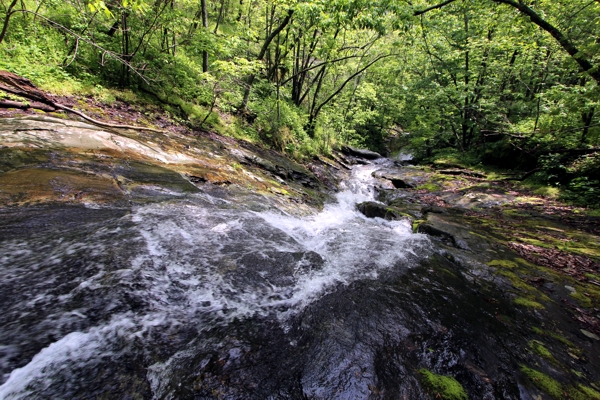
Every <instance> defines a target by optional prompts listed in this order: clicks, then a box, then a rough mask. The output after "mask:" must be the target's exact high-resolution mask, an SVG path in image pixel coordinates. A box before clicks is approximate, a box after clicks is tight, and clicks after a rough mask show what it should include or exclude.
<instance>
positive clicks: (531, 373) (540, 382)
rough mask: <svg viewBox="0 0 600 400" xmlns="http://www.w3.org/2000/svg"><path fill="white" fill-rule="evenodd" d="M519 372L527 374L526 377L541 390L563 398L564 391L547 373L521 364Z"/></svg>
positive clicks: (557, 397)
mask: <svg viewBox="0 0 600 400" xmlns="http://www.w3.org/2000/svg"><path fill="white" fill-rule="evenodd" d="M521 372H523V374H525V376H527V378H528V379H529V380H530V381H531V383H533V384H534V385H535V386H536V387H537V388H538V389H540V390H543V391H544V392H546V393H548V394H549V395H550V396H552V397H554V398H555V399H563V398H564V393H563V388H562V385H561V384H560V383H558V382H557V381H556V380H554V379H552V378H550V377H549V376H548V375H546V374H543V373H541V372H539V371H536V370H535V369H531V368H528V367H526V366H524V365H522V366H521Z"/></svg>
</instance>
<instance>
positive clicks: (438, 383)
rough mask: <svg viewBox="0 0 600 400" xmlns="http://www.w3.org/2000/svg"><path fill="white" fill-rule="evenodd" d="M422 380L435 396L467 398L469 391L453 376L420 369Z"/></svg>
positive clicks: (462, 399)
mask: <svg viewBox="0 0 600 400" xmlns="http://www.w3.org/2000/svg"><path fill="white" fill-rule="evenodd" d="M419 374H420V375H421V382H422V383H423V386H425V387H426V388H427V390H429V391H430V392H433V397H439V398H442V399H446V400H467V399H468V397H467V393H466V392H465V390H464V389H463V387H462V385H461V384H460V383H459V382H458V381H457V380H456V379H454V378H453V377H451V376H444V375H437V374H434V373H433V372H431V371H429V370H427V369H424V368H423V369H420V370H419Z"/></svg>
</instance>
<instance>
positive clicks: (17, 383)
mask: <svg viewBox="0 0 600 400" xmlns="http://www.w3.org/2000/svg"><path fill="white" fill-rule="evenodd" d="M375 168H376V166H373V165H368V166H359V167H357V168H356V169H355V170H354V171H353V176H352V179H351V180H350V181H348V182H347V183H346V184H345V188H344V190H342V191H341V192H340V193H338V194H337V201H336V202H335V203H331V204H328V205H327V206H326V207H325V208H324V210H323V211H322V212H320V213H318V214H316V215H313V216H310V217H306V218H297V217H294V216H289V215H284V214H282V213H279V212H263V213H257V212H252V211H248V210H246V209H244V208H243V206H240V205H239V204H234V203H231V202H228V201H225V200H221V199H217V198H213V197H210V196H208V195H199V196H196V197H191V198H186V199H181V200H177V201H172V202H167V203H161V204H150V205H145V206H140V207H138V208H136V209H135V210H134V211H133V213H131V214H125V213H122V214H118V213H114V214H112V215H111V214H110V213H109V214H108V215H107V216H105V217H98V218H95V219H94V218H86V217H82V218H81V220H78V221H75V222H74V223H72V224H68V226H65V223H64V222H61V223H58V224H55V225H52V224H47V225H44V227H43V228H42V229H29V230H27V229H25V231H27V233H26V234H23V235H15V236H14V237H11V238H6V239H3V240H1V241H0V254H1V256H0V264H1V266H0V285H1V286H2V288H1V289H2V293H4V294H3V295H2V301H3V304H4V305H5V310H4V317H0V326H3V327H2V328H0V369H1V373H2V374H3V375H2V377H1V379H2V380H1V382H2V383H3V384H2V386H0V398H30V397H32V396H33V397H67V396H69V395H73V393H81V391H82V390H83V391H84V392H85V389H82V385H83V387H85V385H91V386H90V388H91V387H93V385H94V384H98V385H100V384H101V382H102V380H103V379H104V378H102V376H101V375H102V374H104V375H106V376H108V377H110V376H111V375H110V374H111V373H113V372H110V371H109V372H99V371H103V365H109V366H110V365H113V364H115V363H116V364H119V365H121V364H123V363H125V362H124V361H123V360H125V359H133V360H137V361H136V362H139V363H141V364H143V366H142V370H143V371H146V368H147V371H148V373H147V379H149V380H150V382H151V388H152V391H153V394H152V395H151V396H152V397H169V389H168V388H167V387H166V386H165V385H164V384H163V383H162V382H163V381H164V380H167V379H168V375H169V374H170V373H171V372H172V371H170V369H171V367H170V365H171V364H172V360H174V359H178V358H181V357H184V356H185V354H189V353H193V352H194V345H193V343H195V344H197V345H199V346H200V345H201V346H206V343H204V344H201V343H203V342H202V337H203V336H202V335H203V332H206V331H208V330H210V329H213V328H214V327H216V326H223V325H227V324H230V323H232V321H240V320H244V319H245V318H250V317H252V318H254V317H257V316H260V317H265V318H270V319H272V320H275V321H278V323H280V324H282V326H285V325H286V321H287V319H289V318H291V317H293V315H295V314H296V313H298V312H300V311H301V310H302V309H303V308H304V307H306V306H307V305H308V304H311V303H312V302H314V301H316V300H318V299H319V298H320V297H322V296H323V295H324V294H326V293H328V292H330V291H332V290H335V288H336V287H338V286H339V285H347V284H349V283H351V282H353V281H356V280H360V279H377V278H378V276H379V275H380V274H381V273H382V272H384V271H386V270H389V269H391V268H407V266H408V265H409V263H407V262H406V259H407V257H412V256H414V255H415V253H416V252H418V253H424V252H425V253H426V251H424V249H426V248H427V243H428V242H427V239H425V238H424V237H423V236H421V235H414V234H412V232H411V227H410V225H409V223H408V222H402V221H392V222H390V221H384V220H381V219H367V218H365V217H364V216H362V215H361V214H360V213H358V212H357V211H356V204H357V203H358V202H361V201H367V200H372V199H373V187H372V185H373V178H372V177H371V172H372V171H373V170H374V169H375ZM90 212H91V210H90ZM422 255H423V254H420V256H422ZM119 368H120V367H119ZM119 368H116V369H117V370H119ZM122 368H129V367H122ZM114 373H115V374H118V373H121V372H119V371H117V372H114ZM141 373H145V372H141ZM107 379H108V378H107ZM115 379H116V378H115ZM98 382H100V383H98ZM90 390H91V389H90Z"/></svg>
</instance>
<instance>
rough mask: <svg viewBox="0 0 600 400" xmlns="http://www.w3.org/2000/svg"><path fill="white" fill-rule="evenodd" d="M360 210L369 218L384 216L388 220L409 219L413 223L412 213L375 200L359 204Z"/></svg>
mask: <svg viewBox="0 0 600 400" xmlns="http://www.w3.org/2000/svg"><path fill="white" fill-rule="evenodd" d="M357 208H358V211H360V212H361V213H363V214H364V215H365V216H366V217H367V218H383V219H386V220H388V221H398V220H402V219H405V220H409V221H411V223H412V218H411V216H410V215H408V214H406V213H404V212H402V210H400V209H399V208H396V207H393V206H392V207H390V206H386V205H384V204H381V203H377V202H374V201H367V202H364V203H360V204H358V205H357Z"/></svg>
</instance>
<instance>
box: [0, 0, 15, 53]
mask: <svg viewBox="0 0 600 400" xmlns="http://www.w3.org/2000/svg"><path fill="white" fill-rule="evenodd" d="M17 1H18V0H13V1H12V3H10V5H9V6H8V8H7V9H6V17H4V25H3V26H2V32H0V43H2V41H3V40H4V36H5V35H6V31H7V30H8V23H9V22H10V17H11V16H12V14H13V10H12V9H13V8H14V7H15V5H17Z"/></svg>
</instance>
